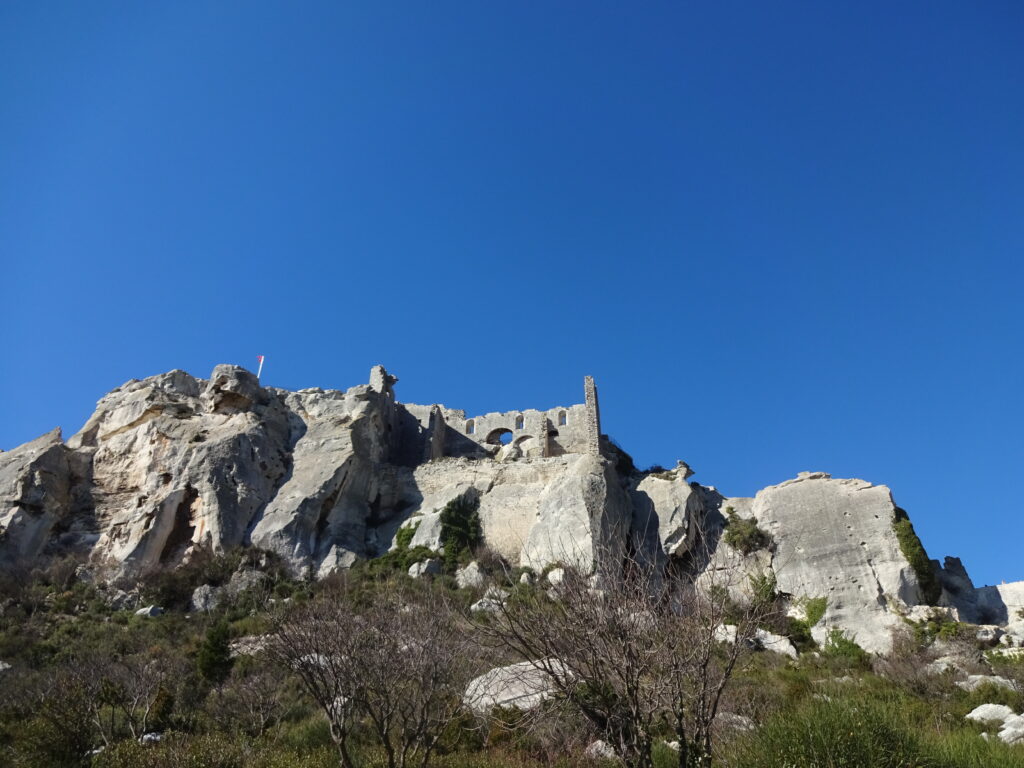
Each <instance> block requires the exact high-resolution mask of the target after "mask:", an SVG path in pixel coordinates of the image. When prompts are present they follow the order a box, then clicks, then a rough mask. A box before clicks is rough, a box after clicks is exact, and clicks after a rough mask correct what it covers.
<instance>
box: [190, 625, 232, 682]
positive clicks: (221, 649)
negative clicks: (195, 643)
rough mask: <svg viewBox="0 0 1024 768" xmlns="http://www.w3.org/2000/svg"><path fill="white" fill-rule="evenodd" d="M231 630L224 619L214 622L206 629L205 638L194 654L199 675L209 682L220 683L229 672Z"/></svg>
mask: <svg viewBox="0 0 1024 768" xmlns="http://www.w3.org/2000/svg"><path fill="white" fill-rule="evenodd" d="M233 664H234V659H232V658H231V631H230V629H229V628H228V624H227V622H226V621H224V620H221V621H218V622H217V623H215V624H214V625H213V626H212V627H210V628H209V629H208V630H207V631H206V638H205V639H204V640H203V644H202V645H201V646H199V653H198V654H197V655H196V669H197V670H198V671H199V675H200V676H201V677H202V678H203V679H204V680H208V681H209V682H211V683H222V682H224V681H225V680H226V679H227V677H228V675H229V674H231V666H232V665H233Z"/></svg>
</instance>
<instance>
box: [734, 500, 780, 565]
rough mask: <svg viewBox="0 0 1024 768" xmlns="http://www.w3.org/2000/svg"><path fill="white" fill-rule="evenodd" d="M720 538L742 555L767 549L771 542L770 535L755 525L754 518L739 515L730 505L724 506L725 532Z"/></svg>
mask: <svg viewBox="0 0 1024 768" xmlns="http://www.w3.org/2000/svg"><path fill="white" fill-rule="evenodd" d="M722 539H723V541H725V543H726V544H728V545H729V546H730V547H732V548H733V549H738V550H739V551H740V552H742V553H743V554H744V555H749V554H751V553H753V552H756V551H757V550H759V549H768V548H769V547H770V546H771V544H772V537H771V536H770V535H769V534H768V533H766V532H764V531H762V530H761V529H760V528H758V527H757V521H756V520H755V519H754V518H752V517H749V518H743V517H740V516H739V514H737V512H736V510H735V509H733V508H732V507H726V508H725V532H724V533H723V534H722Z"/></svg>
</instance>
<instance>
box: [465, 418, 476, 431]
mask: <svg viewBox="0 0 1024 768" xmlns="http://www.w3.org/2000/svg"><path fill="white" fill-rule="evenodd" d="M466 434H467V435H473V434H476V420H475V419H470V420H469V421H467V422H466Z"/></svg>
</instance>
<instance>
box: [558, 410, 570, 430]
mask: <svg viewBox="0 0 1024 768" xmlns="http://www.w3.org/2000/svg"><path fill="white" fill-rule="evenodd" d="M568 417H569V415H568V414H567V413H566V412H565V411H559V412H558V426H560V427H564V426H565V425H566V423H567V421H568Z"/></svg>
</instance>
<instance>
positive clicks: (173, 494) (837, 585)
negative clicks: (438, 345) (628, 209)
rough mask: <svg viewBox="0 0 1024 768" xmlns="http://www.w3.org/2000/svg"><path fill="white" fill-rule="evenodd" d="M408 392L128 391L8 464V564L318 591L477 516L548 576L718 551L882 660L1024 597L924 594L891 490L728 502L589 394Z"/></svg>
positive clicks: (213, 387) (0, 472) (375, 378)
mask: <svg viewBox="0 0 1024 768" xmlns="http://www.w3.org/2000/svg"><path fill="white" fill-rule="evenodd" d="M396 381H397V380H396V379H395V378H394V377H392V376H390V375H388V374H387V372H386V371H384V369H383V368H381V367H379V366H378V367H377V368H375V369H374V370H373V371H372V372H371V377H370V383H369V384H364V385H360V386H355V387H352V388H351V389H348V390H347V391H344V392H342V391H336V390H321V389H307V390H301V391H298V392H288V391H284V390H279V389H274V388H270V387H262V386H261V385H260V383H259V381H258V380H257V379H256V377H255V376H254V375H253V374H251V373H249V372H248V371H245V370H244V369H242V368H238V367H235V366H218V367H217V368H215V369H214V371H213V373H212V374H211V376H210V378H209V379H207V380H203V379H197V378H194V377H193V376H191V375H189V374H187V373H185V372H183V371H172V372H170V373H166V374H162V375H159V376H154V377H151V378H148V379H145V380H142V381H136V380H133V381H130V382H128V383H126V384H124V385H122V386H121V387H118V388H117V389H115V390H114V391H112V392H111V393H109V394H108V395H106V396H105V397H104V398H103V399H102V400H100V402H99V403H98V405H97V408H96V411H95V413H94V414H93V416H92V417H91V418H90V419H89V421H88V422H87V423H86V424H85V426H84V427H83V428H82V429H81V430H80V431H79V432H78V433H77V434H76V435H74V436H73V437H72V438H70V439H69V440H68V441H67V442H66V443H65V442H63V441H62V439H61V435H60V432H59V430H58V431H54V432H51V433H49V434H47V435H44V436H42V437H40V438H38V439H36V440H33V441H31V442H29V443H26V444H25V445H22V446H20V447H18V448H15V449H14V450H11V451H9V452H6V453H0V504H2V506H0V558H2V560H3V561H5V562H8V563H10V562H22V563H24V562H33V561H35V560H37V559H39V558H45V557H47V556H51V555H57V554H64V553H77V554H80V555H82V556H85V557H87V558H88V559H89V560H90V562H91V563H92V564H94V565H95V566H96V568H97V569H98V570H101V571H103V572H104V573H106V574H107V575H108V577H109V578H115V577H133V576H138V575H141V574H144V573H146V572H149V571H152V570H154V569H157V568H162V567H174V566H175V565H177V564H179V563H181V562H183V561H185V560H186V559H188V558H189V557H190V556H191V555H192V553H193V552H195V551H196V549H197V548H200V547H205V548H210V549H213V550H227V549H231V548H234V547H239V546H256V547H260V548H263V549H267V550H273V551H275V552H277V553H278V554H279V555H280V556H282V557H283V558H284V559H285V561H286V562H287V563H288V564H289V565H290V567H291V568H292V569H293V570H294V571H295V572H296V573H303V574H311V575H315V576H324V575H326V574H328V573H330V572H331V571H333V570H335V569H338V568H345V567H348V566H350V565H352V564H353V563H354V562H356V561H357V560H359V559H361V558H372V557H376V556H379V555H380V554H382V553H384V552H386V551H387V550H388V549H389V548H390V547H392V545H393V542H394V540H395V536H396V533H397V531H398V530H399V528H400V527H401V526H403V525H405V526H416V529H415V532H414V534H413V535H412V545H414V546H417V545H419V546H425V547H428V548H430V549H435V550H436V549H438V548H440V546H441V533H442V532H441V522H440V517H441V515H440V512H441V510H442V509H443V508H444V506H445V505H446V504H447V503H448V502H450V501H452V500H453V499H456V498H459V497H464V498H471V499H472V500H473V501H474V502H476V503H477V509H478V513H479V516H480V522H481V525H482V529H483V533H484V539H485V541H486V543H487V544H488V545H489V546H490V548H491V549H492V550H494V551H495V552H497V553H498V554H499V555H501V556H502V557H503V558H505V559H506V560H507V561H509V562H510V563H512V564H514V565H522V566H524V567H529V568H533V569H534V570H535V571H538V572H539V571H541V570H543V569H544V568H545V566H547V565H549V564H552V563H556V562H565V561H567V560H572V561H574V562H576V563H577V564H579V565H580V566H582V567H584V568H586V569H588V570H591V569H593V570H597V571H600V572H602V573H603V574H605V575H607V576H609V577H615V575H616V573H617V571H618V569H620V568H621V563H622V560H623V557H624V556H625V555H626V554H627V553H629V554H630V555H632V556H633V557H635V558H638V559H640V560H642V561H645V562H649V563H653V564H656V565H657V566H658V567H664V566H666V565H667V564H669V563H677V564H678V563H681V562H684V561H686V558H687V557H688V556H689V555H691V554H692V552H693V549H694V545H695V544H696V543H697V541H698V539H700V538H701V537H703V540H702V543H703V544H706V545H707V548H709V549H710V550H711V551H712V553H713V554H712V556H711V559H710V561H709V562H705V563H700V564H696V565H697V567H701V568H722V567H728V568H742V569H745V570H746V571H749V572H751V573H760V572H766V571H768V570H771V571H772V572H773V573H774V576H775V579H776V583H777V585H778V589H779V590H780V592H781V593H783V595H784V596H785V597H787V598H788V599H789V600H790V601H791V604H792V606H793V609H794V610H798V609H799V606H801V605H804V604H805V603H806V602H807V601H808V600H812V599H818V600H821V599H822V598H824V599H825V605H826V608H825V611H824V616H823V618H822V620H821V622H820V623H818V624H817V626H815V627H814V629H813V631H814V633H815V634H816V636H817V637H818V639H819V640H820V639H823V637H824V634H825V633H826V632H827V631H829V630H830V629H833V628H837V629H841V630H844V631H846V632H848V633H849V634H852V635H855V636H856V638H857V640H858V642H860V643H861V644H862V645H863V646H864V647H865V648H867V649H869V650H877V651H884V650H886V649H887V647H888V644H889V641H890V640H889V630H890V629H891V628H892V627H894V626H898V625H899V623H900V622H901V617H902V616H904V615H907V614H908V613H912V612H913V611H914V609H915V608H917V607H919V606H921V605H923V604H924V603H925V602H927V601H926V596H925V594H924V591H923V590H922V588H921V587H922V585H921V583H920V579H921V578H924V577H929V578H934V579H936V580H937V581H936V584H940V585H941V593H940V595H939V599H938V600H935V599H934V598H935V595H931V598H932V600H931V601H932V602H937V603H939V604H940V605H942V606H946V607H947V608H948V609H949V610H950V611H952V612H953V613H954V614H955V615H956V616H959V617H960V618H962V619H964V620H968V621H975V622H980V621H987V622H989V623H1003V624H1005V623H1007V622H1012V621H1013V620H1015V619H1016V617H1017V610H1018V609H1019V608H1020V607H1021V604H1022V603H1024V588H1021V585H1004V586H1002V587H999V588H993V587H988V588H982V589H977V588H975V586H974V585H973V584H972V583H971V582H970V579H969V577H967V574H966V571H964V570H963V568H962V566H960V564H959V561H956V560H953V559H947V563H946V567H945V568H940V567H939V566H938V564H937V563H934V564H927V561H926V560H925V561H924V562H925V566H924V568H925V569H926V571H927V573H922V570H921V569H922V565H921V562H920V558H918V559H917V560H914V556H913V554H912V553H911V554H909V555H908V553H907V552H905V551H904V547H903V546H902V545H901V542H900V541H899V540H898V539H897V536H896V535H895V532H894V528H893V526H894V523H895V522H896V520H897V518H898V514H899V513H898V511H897V508H896V507H895V505H894V503H893V500H892V496H891V494H890V492H889V490H888V489H887V488H885V487H884V486H874V485H871V484H870V483H866V482H864V481H861V480H838V479H832V478H831V477H829V476H828V475H826V474H823V473H816V474H808V473H804V474H802V475H801V476H800V477H798V478H796V479H795V480H790V481H788V482H785V483H782V484H780V485H777V486H772V487H770V488H766V489H764V490H762V491H760V492H759V493H758V494H757V495H756V496H755V497H754V498H753V499H726V498H724V497H723V496H722V495H721V494H719V493H718V492H717V491H715V490H714V489H712V488H705V487H702V486H700V485H697V484H695V483H689V482H687V479H688V477H689V475H690V474H691V473H690V471H689V468H688V467H687V466H686V465H685V464H683V463H681V462H680V465H679V466H678V467H677V468H676V469H674V470H671V471H664V470H659V471H649V472H640V471H637V470H636V469H635V468H633V466H632V462H631V461H630V460H629V459H628V456H626V455H625V454H623V453H622V452H621V451H620V450H619V449H617V448H616V447H615V446H613V445H612V444H611V443H609V442H608V441H607V440H606V439H603V437H602V436H601V434H600V414H599V411H598V405H597V391H596V387H595V386H594V384H593V381H592V380H589V379H588V381H587V383H586V387H585V393H586V398H585V402H584V403H582V404H577V405H570V406H566V407H561V408H553V409H550V410H547V411H537V410H526V411H515V412H509V413H490V414H485V415H482V416H475V417H469V418H467V416H466V414H465V413H464V412H462V411H458V410H453V409H449V408H445V407H444V406H441V405H432V406H420V405H413V404H403V403H400V402H398V400H397V399H396V397H395V392H394V385H395V383H396ZM743 520H746V521H748V522H747V523H746V524H747V525H756V527H757V530H758V531H759V532H760V534H762V535H764V536H765V539H764V541H763V542H761V543H760V544H759V545H758V546H757V547H755V548H754V549H753V550H752V551H740V548H738V545H737V546H733V545H732V544H730V543H729V542H730V541H732V542H733V544H735V543H736V542H735V539H733V538H731V535H730V534H729V533H728V532H727V528H728V525H729V524H730V521H743ZM736 524H737V525H738V524H739V523H736ZM920 554H921V556H923V551H921V553H920ZM687 567H691V568H692V567H695V563H694V562H692V561H690V562H688V563H687Z"/></svg>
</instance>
